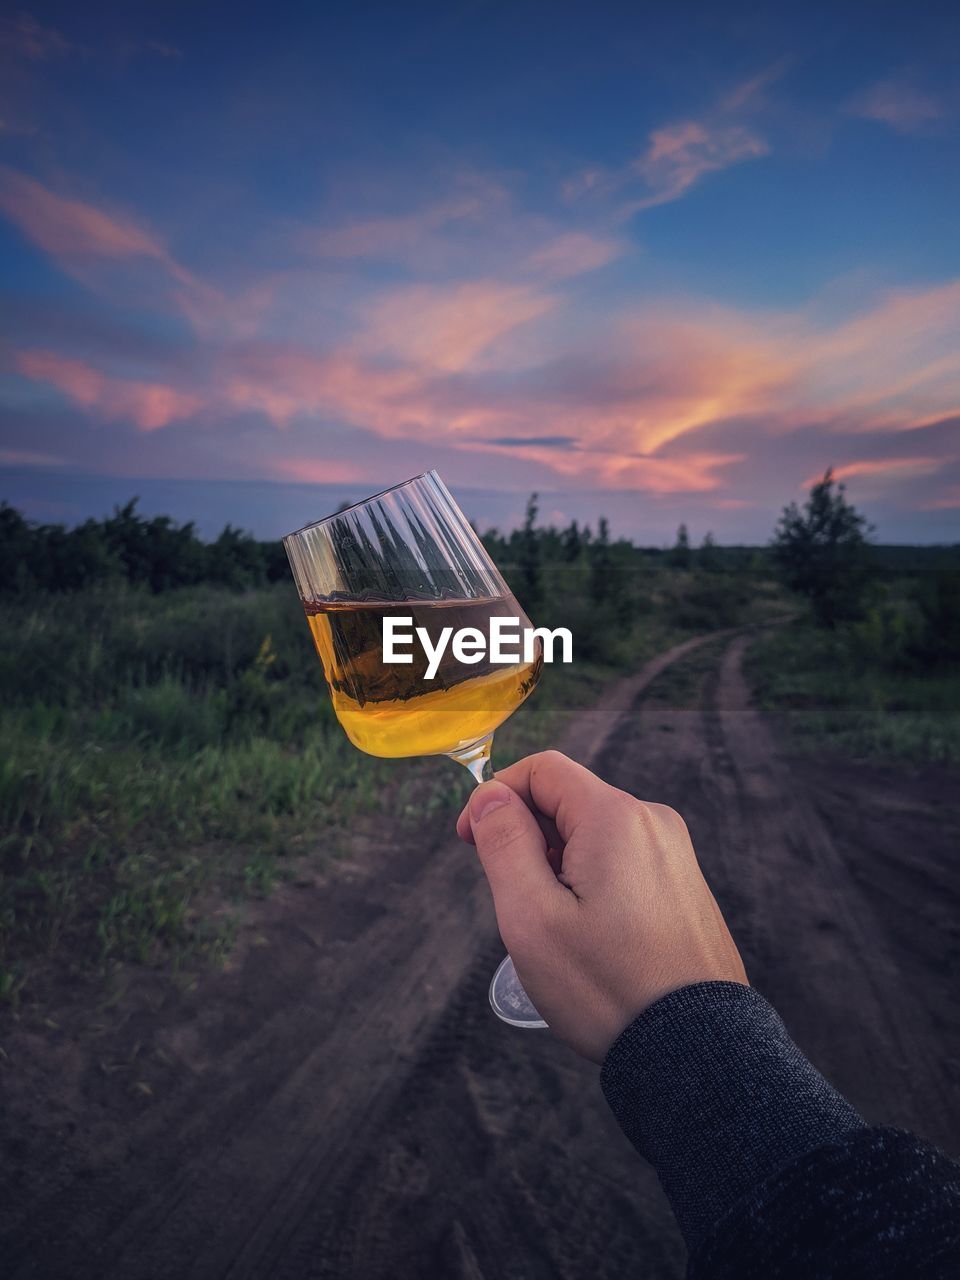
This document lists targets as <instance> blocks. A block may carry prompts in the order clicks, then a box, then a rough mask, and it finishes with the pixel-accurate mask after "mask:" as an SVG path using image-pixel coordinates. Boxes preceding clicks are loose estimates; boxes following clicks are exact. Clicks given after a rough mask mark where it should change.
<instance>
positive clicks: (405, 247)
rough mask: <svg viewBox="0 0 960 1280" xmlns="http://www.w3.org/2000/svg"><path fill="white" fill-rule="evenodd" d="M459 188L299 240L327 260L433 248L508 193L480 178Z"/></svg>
mask: <svg viewBox="0 0 960 1280" xmlns="http://www.w3.org/2000/svg"><path fill="white" fill-rule="evenodd" d="M458 185H459V190H455V191H454V192H453V194H451V195H450V196H448V197H447V198H446V199H444V200H437V201H434V202H433V203H431V204H428V205H425V206H423V207H421V208H419V209H414V210H411V211H410V212H409V213H402V214H389V215H385V216H381V217H377V218H366V219H360V220H358V221H356V222H352V223H347V224H345V225H343V226H340V227H331V228H319V229H311V230H309V231H304V232H301V234H300V242H301V244H302V245H303V246H304V247H306V248H307V249H309V250H310V251H311V252H312V253H315V254H317V255H318V256H320V257H325V258H346V259H349V258H387V259H392V258H396V257H398V256H407V255H409V254H411V253H413V252H416V251H421V250H430V248H431V243H430V242H432V241H434V240H435V239H436V237H437V235H438V233H440V232H442V231H444V230H447V229H449V228H451V227H453V228H456V227H458V226H462V225H463V224H465V223H466V224H470V223H476V222H478V221H482V220H485V219H487V218H489V217H490V216H491V215H492V214H494V213H495V212H498V211H500V210H502V209H503V208H504V206H505V205H506V202H507V193H506V192H505V190H504V189H503V187H501V186H500V185H499V183H495V182H492V181H490V180H489V179H484V178H481V177H479V176H471V177H470V178H465V179H463V180H461V182H460V183H459V184H458Z"/></svg>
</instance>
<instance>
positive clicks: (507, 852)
mask: <svg viewBox="0 0 960 1280" xmlns="http://www.w3.org/2000/svg"><path fill="white" fill-rule="evenodd" d="M467 812H468V816H469V819H470V829H471V831H472V833H473V842H474V844H475V845H476V847H477V853H478V854H479V856H480V862H481V864H482V866H483V870H484V873H485V874H486V877H487V880H488V881H489V884H490V889H491V890H492V892H493V901H494V906H495V907H496V910H497V916H498V917H499V916H500V914H501V912H502V911H503V910H510V909H511V908H512V907H514V906H517V907H519V906H521V905H522V904H523V903H526V904H528V905H531V904H532V901H533V900H534V899H535V898H538V897H544V896H547V895H549V894H552V893H558V892H559V893H563V892H565V891H564V890H563V889H562V887H561V886H560V884H559V883H558V881H557V878H556V876H555V875H554V874H553V871H552V869H551V867H550V863H549V862H548V861H547V843H546V841H545V840H544V838H543V832H542V831H541V830H540V824H539V823H538V822H537V820H536V818H535V817H534V816H533V814H532V813H531V812H530V810H529V809H528V808H527V806H526V805H525V804H524V802H523V801H522V800H521V799H520V797H519V796H518V795H517V794H516V792H515V791H511V789H510V788H509V787H508V786H506V785H505V784H504V783H502V782H497V781H493V782H484V783H481V785H480V786H479V787H477V789H476V791H474V792H473V794H472V795H471V797H470V803H469V805H468V806H467Z"/></svg>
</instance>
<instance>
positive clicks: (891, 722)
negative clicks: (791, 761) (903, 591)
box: [747, 622, 960, 765]
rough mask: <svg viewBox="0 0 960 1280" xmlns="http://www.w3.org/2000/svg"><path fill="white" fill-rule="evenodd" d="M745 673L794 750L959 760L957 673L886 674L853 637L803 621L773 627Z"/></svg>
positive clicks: (754, 651) (931, 760)
mask: <svg viewBox="0 0 960 1280" xmlns="http://www.w3.org/2000/svg"><path fill="white" fill-rule="evenodd" d="M747 674H748V676H749V678H750V680H751V681H752V683H753V684H754V686H755V688H756V689H757V693H758V697H759V699H760V703H761V705H762V706H763V708H764V709H765V710H767V711H769V712H772V713H775V714H776V715H777V717H778V718H779V719H782V720H783V721H785V723H786V725H787V726H788V728H789V730H790V732H791V736H792V739H793V742H794V744H795V745H796V747H797V749H799V750H801V751H810V752H813V751H821V750H823V749H828V750H831V751H836V752H838V753H840V754H843V755H847V756H854V757H881V758H887V759H891V760H902V761H909V762H912V763H915V764H925V763H932V764H941V765H955V764H958V763H960V669H958V668H957V667H954V668H952V669H946V670H944V669H940V670H929V671H904V670H895V669H894V670H891V669H886V668H885V667H884V666H883V665H882V664H880V663H879V662H876V661H869V660H866V659H865V658H864V655H863V651H862V647H861V646H858V645H857V643H856V637H855V636H854V635H851V634H850V633H847V632H844V631H838V632H826V631H820V630H817V629H816V628H814V627H813V626H811V625H810V624H809V623H805V622H804V623H798V624H795V625H792V626H787V627H781V628H776V629H773V630H771V631H769V632H767V633H765V634H764V635H763V636H761V638H760V639H758V640H757V642H756V643H755V644H754V645H753V646H752V648H751V650H750V654H749V657H748V662H747Z"/></svg>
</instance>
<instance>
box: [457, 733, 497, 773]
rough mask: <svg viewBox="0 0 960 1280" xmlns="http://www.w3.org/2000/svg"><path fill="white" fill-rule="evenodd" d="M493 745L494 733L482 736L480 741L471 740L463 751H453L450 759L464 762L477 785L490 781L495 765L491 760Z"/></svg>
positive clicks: (458, 762) (460, 762)
mask: <svg viewBox="0 0 960 1280" xmlns="http://www.w3.org/2000/svg"><path fill="white" fill-rule="evenodd" d="M492 746H493V734H492V733H491V734H490V736H489V737H487V738H482V739H481V740H480V741H479V742H471V743H470V745H469V746H468V747H464V748H463V750H462V751H451V752H450V759H451V760H456V762H457V764H462V765H463V767H464V768H465V769H466V770H467V771H468V773H469V774H470V776H471V778H473V781H474V782H475V783H476V785H477V786H479V785H480V783H481V782H489V781H490V780H491V779H492V778H493V765H492V764H491V762H490V749H491V747H492Z"/></svg>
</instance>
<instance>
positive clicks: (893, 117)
mask: <svg viewBox="0 0 960 1280" xmlns="http://www.w3.org/2000/svg"><path fill="white" fill-rule="evenodd" d="M850 113H851V114H852V115H855V116H860V117H861V118H862V119H864V120H875V121H877V122H878V123H879V124H886V125H889V126H890V128H891V129H894V130H896V132H897V133H916V132H918V131H919V130H922V129H924V128H926V127H927V126H929V125H931V124H933V123H934V122H935V121H937V120H939V119H940V118H941V117H942V116H943V115H944V114H945V112H944V109H943V106H942V105H941V104H940V103H939V102H938V101H937V99H936V98H934V97H932V96H931V95H930V94H928V93H924V92H922V91H921V90H919V89H915V88H913V87H911V86H910V85H908V84H905V83H903V82H899V81H896V80H884V81H881V83H880V84H875V85H874V86H873V88H871V89H868V90H867V92H866V93H864V94H862V95H861V96H860V97H859V98H856V99H854V101H853V102H852V103H851V104H850Z"/></svg>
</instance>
